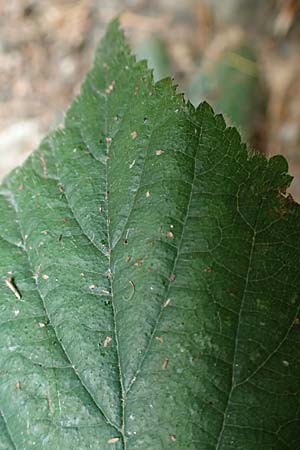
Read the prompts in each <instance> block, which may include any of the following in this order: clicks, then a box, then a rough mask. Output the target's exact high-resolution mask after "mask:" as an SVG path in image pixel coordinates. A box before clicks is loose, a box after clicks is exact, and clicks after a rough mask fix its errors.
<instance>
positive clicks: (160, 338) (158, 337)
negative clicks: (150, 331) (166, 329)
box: [155, 336, 164, 344]
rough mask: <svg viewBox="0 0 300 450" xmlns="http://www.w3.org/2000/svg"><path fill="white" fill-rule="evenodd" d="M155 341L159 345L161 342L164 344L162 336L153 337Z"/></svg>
mask: <svg viewBox="0 0 300 450" xmlns="http://www.w3.org/2000/svg"><path fill="white" fill-rule="evenodd" d="M155 339H156V340H157V341H159V342H160V343H161V344H163V342H164V338H163V336H155Z"/></svg>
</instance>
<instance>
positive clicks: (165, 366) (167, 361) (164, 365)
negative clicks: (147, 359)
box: [162, 358, 170, 370]
mask: <svg viewBox="0 0 300 450" xmlns="http://www.w3.org/2000/svg"><path fill="white" fill-rule="evenodd" d="M169 361H170V360H169V358H165V360H164V362H163V365H162V369H163V370H166V368H167V367H168V364H169Z"/></svg>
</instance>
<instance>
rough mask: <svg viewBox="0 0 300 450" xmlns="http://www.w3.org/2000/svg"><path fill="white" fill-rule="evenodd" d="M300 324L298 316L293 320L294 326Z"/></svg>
mask: <svg viewBox="0 0 300 450" xmlns="http://www.w3.org/2000/svg"><path fill="white" fill-rule="evenodd" d="M299 324H300V320H299V319H298V317H296V319H295V320H294V322H293V325H294V326H298V325H299Z"/></svg>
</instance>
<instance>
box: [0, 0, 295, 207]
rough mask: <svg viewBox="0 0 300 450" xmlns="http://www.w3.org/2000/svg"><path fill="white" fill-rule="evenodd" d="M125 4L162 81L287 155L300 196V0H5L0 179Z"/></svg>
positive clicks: (29, 146)
mask: <svg viewBox="0 0 300 450" xmlns="http://www.w3.org/2000/svg"><path fill="white" fill-rule="evenodd" d="M120 11H123V15H122V19H121V21H122V25H123V27H124V29H125V32H126V34H127V36H128V39H129V41H130V42H131V45H132V47H133V48H134V50H135V52H136V54H137V55H138V57H139V58H145V57H146V58H148V59H149V61H150V62H149V65H150V66H151V67H152V68H153V69H154V76H155V78H156V79H159V78H162V77H165V76H167V75H171V76H172V77H173V78H174V79H175V82H176V83H177V84H178V85H179V88H178V89H179V90H180V91H184V92H186V97H187V98H189V99H190V100H191V101H192V103H194V104H198V103H199V102H200V101H201V100H204V99H206V100H208V101H209V102H210V103H211V104H212V105H213V106H214V108H215V109H216V110H217V111H218V112H223V113H224V114H225V116H226V119H227V122H228V123H229V124H234V125H236V126H237V127H238V128H239V129H240V131H241V133H242V135H243V137H244V138H245V139H247V140H248V141H249V142H250V145H251V147H252V148H254V149H257V150H259V151H262V152H265V153H267V154H269V155H271V154H277V153H281V154H284V155H285V156H286V157H287V159H288V161H289V165H290V173H291V174H292V175H294V177H295V180H294V183H293V186H292V188H291V193H292V195H293V196H294V198H295V200H297V201H300V2H299V0H263V1H262V0H224V1H220V0H180V1H175V0H151V1H150V0H98V1H97V0H77V1H74V0H73V1H71V0H51V2H50V1H46V0H0V179H1V178H3V176H4V175H5V174H6V173H8V171H10V170H11V169H12V168H13V167H15V166H16V165H18V164H20V163H21V162H22V161H23V160H24V159H25V158H26V156H27V155H28V154H29V153H30V152H31V151H32V150H33V149H34V148H35V147H36V146H37V144H38V142H39V140H40V139H41V137H42V136H43V135H44V134H45V133H46V132H47V131H48V130H49V129H52V128H54V127H55V126H57V125H58V124H59V123H60V122H61V121H62V118H63V111H64V110H65V109H66V107H67V106H68V104H69V102H70V100H71V98H72V97H73V96H74V95H76V94H77V93H78V90H79V85H80V82H81V81H82V79H83V76H84V74H85V73H86V71H87V70H88V68H89V66H90V64H91V62H92V59H93V52H94V50H95V47H96V44H97V42H98V40H99V39H100V38H101V36H102V35H103V33H104V31H105V28H106V26H107V24H108V22H109V21H110V20H111V19H112V18H113V17H114V16H115V15H116V14H117V13H119V12H120Z"/></svg>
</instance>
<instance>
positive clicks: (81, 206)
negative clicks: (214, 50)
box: [0, 22, 300, 450]
mask: <svg viewBox="0 0 300 450" xmlns="http://www.w3.org/2000/svg"><path fill="white" fill-rule="evenodd" d="M289 182H290V177H289V176H288V175H287V165H286V162H285V161H284V159H283V158H281V157H275V158H272V159H271V160H270V161H267V160H266V159H265V158H264V157H263V156H260V155H256V154H249V152H248V151H247V149H246V147H245V146H244V145H243V144H241V142H240V138H239V135H238V133H237V132H236V131H235V130H234V129H226V127H225V124H224V121H223V119H222V117H221V116H215V115H214V114H213V112H212V110H211V109H210V107H209V106H208V105H207V104H203V105H200V107H199V108H198V109H197V110H195V109H194V108H193V107H192V106H191V105H189V104H188V105H186V104H185V102H184V100H183V98H182V96H180V95H177V94H176V92H175V89H174V88H173V87H172V85H171V82H170V81H168V80H163V81H161V82H159V83H158V84H155V85H154V84H153V81H152V77H151V74H150V73H149V72H148V71H147V69H146V67H145V64H144V63H136V62H135V59H134V58H133V56H132V55H131V53H130V51H129V50H128V49H127V47H126V45H125V44H124V39H123V36H122V34H121V33H120V31H119V29H118V24H117V22H113V23H112V25H111V26H110V28H109V30H108V32H107V35H106V37H105V38H104V41H103V42H102V45H101V47H100V49H99V50H98V52H97V55H96V61H95V65H94V67H93V69H92V70H91V72H90V73H89V75H88V77H87V79H86V81H85V83H84V85H83V87H82V92H81V95H80V97H79V98H77V99H76V100H75V102H74V103H73V105H72V106H71V108H70V110H69V111H68V113H67V115H66V120H65V128H64V129H60V130H59V131H57V132H55V133H54V134H53V135H51V136H50V137H48V138H47V139H46V140H45V141H44V142H43V143H42V144H41V146H40V148H39V149H38V150H37V151H36V152H35V153H34V154H33V155H32V157H31V158H29V159H28V160H27V162H26V163H25V165H24V166H23V167H22V168H20V169H18V170H16V171H15V172H14V173H12V174H11V175H10V176H9V177H8V178H7V179H6V181H5V182H4V184H3V185H2V186H1V195H0V208H1V217H0V235H1V239H0V256H1V257H0V276H1V285H0V310H1V314H0V341H1V344H0V372H1V382H0V448H3V449H26V450H27V449H41V448H45V449H51V450H52V449H74V450H75V449H76V450H78V449H101V450H109V449H116V450H125V449H126V450H160V449H177V450H212V449H214V450H221V449H222V450H227V449H235V450H237V449H240V450H260V449H264V450H285V449H292V450H295V449H298V448H300V438H299V432H298V430H299V406H300V396H299V389H300V361H299V344H300V336H299V333H300V328H299V325H298V323H299V319H298V312H299V305H300V297H299V287H300V286H299V284H300V282H299V269H298V266H299V264H298V261H299V254H300V249H299V244H300V241H299V236H300V234H299V232H300V214H299V207H298V205H296V204H295V203H293V202H292V201H291V200H290V198H289V197H286V196H285V195H284V192H285V188H286V186H287V185H288V184H289ZM19 296H21V298H18V297H19Z"/></svg>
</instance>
